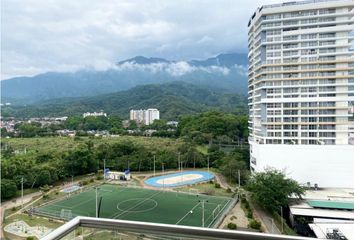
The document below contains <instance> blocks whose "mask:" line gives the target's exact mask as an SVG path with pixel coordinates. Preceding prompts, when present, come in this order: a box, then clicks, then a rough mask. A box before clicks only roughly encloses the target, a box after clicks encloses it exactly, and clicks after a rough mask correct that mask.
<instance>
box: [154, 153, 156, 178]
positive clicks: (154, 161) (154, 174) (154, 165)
mask: <svg viewBox="0 0 354 240" xmlns="http://www.w3.org/2000/svg"><path fill="white" fill-rule="evenodd" d="M155 162H156V155H154V177H155V174H156V171H155Z"/></svg>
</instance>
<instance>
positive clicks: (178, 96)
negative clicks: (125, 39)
mask: <svg viewBox="0 0 354 240" xmlns="http://www.w3.org/2000/svg"><path fill="white" fill-rule="evenodd" d="M149 107H153V108H158V109H159V110H160V116H161V118H162V119H166V120H176V119H178V118H179V117H180V116H182V115H185V114H194V113H200V112H203V111H207V110H217V111H224V112H233V113H243V114H244V113H246V111H247V98H246V96H245V95H242V94H238V93H229V92H226V91H223V90H215V89H210V88H208V87H203V86H196V85H193V84H190V83H185V82H181V81H180V82H169V83H164V84H150V85H141V86H136V87H134V88H132V89H130V90H126V91H121V92H116V93H109V94H103V95H98V96H92V97H80V98H61V99H52V100H47V101H44V102H42V103H41V104H35V105H28V106H10V107H3V109H2V116H3V117H7V116H12V117H17V118H18V117H25V118H29V117H44V116H46V117H50V116H51V117H59V116H73V115H81V114H82V113H84V112H87V111H89V112H93V111H100V110H103V111H105V112H106V113H108V114H109V115H112V114H113V115H118V116H120V117H122V118H128V117H129V110H130V109H145V108H149Z"/></svg>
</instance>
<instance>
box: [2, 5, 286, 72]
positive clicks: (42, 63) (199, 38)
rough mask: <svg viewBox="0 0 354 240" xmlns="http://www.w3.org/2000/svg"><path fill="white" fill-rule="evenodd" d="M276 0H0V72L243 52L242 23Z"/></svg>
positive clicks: (97, 66) (102, 67)
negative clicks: (138, 58)
mask: <svg viewBox="0 0 354 240" xmlns="http://www.w3.org/2000/svg"><path fill="white" fill-rule="evenodd" d="M274 2H280V1H278V0H1V4H2V6H1V15H2V16H1V18H2V19H1V54H2V56H1V57H2V59H1V60H2V70H1V79H7V78H10V77H14V76H32V75H35V74H38V73H43V72H47V71H75V70H78V69H81V68H95V69H97V70H105V69H107V68H110V67H111V66H112V65H113V64H114V63H115V62H116V61H121V60H124V59H127V58H131V57H134V56H136V55H143V56H147V57H163V58H166V59H169V60H189V59H203V58H207V57H212V56H215V55H217V54H219V53H230V52H244V53H246V52H247V22H248V20H249V17H250V16H251V15H252V13H253V12H254V10H255V9H256V8H257V7H259V6H260V5H262V4H269V3H274Z"/></svg>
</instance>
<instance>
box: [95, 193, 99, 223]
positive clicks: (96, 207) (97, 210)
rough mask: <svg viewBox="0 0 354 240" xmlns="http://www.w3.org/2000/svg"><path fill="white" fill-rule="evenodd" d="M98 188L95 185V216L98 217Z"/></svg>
mask: <svg viewBox="0 0 354 240" xmlns="http://www.w3.org/2000/svg"><path fill="white" fill-rule="evenodd" d="M98 190H99V188H98V187H96V218H98Z"/></svg>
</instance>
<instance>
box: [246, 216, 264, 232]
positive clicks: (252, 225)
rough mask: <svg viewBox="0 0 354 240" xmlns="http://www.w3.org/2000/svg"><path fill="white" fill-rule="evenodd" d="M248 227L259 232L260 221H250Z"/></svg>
mask: <svg viewBox="0 0 354 240" xmlns="http://www.w3.org/2000/svg"><path fill="white" fill-rule="evenodd" d="M248 226H249V227H250V228H252V229H256V230H260V229H261V226H262V224H261V222H260V221H257V220H255V219H252V220H251V221H250V223H249V224H248Z"/></svg>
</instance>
